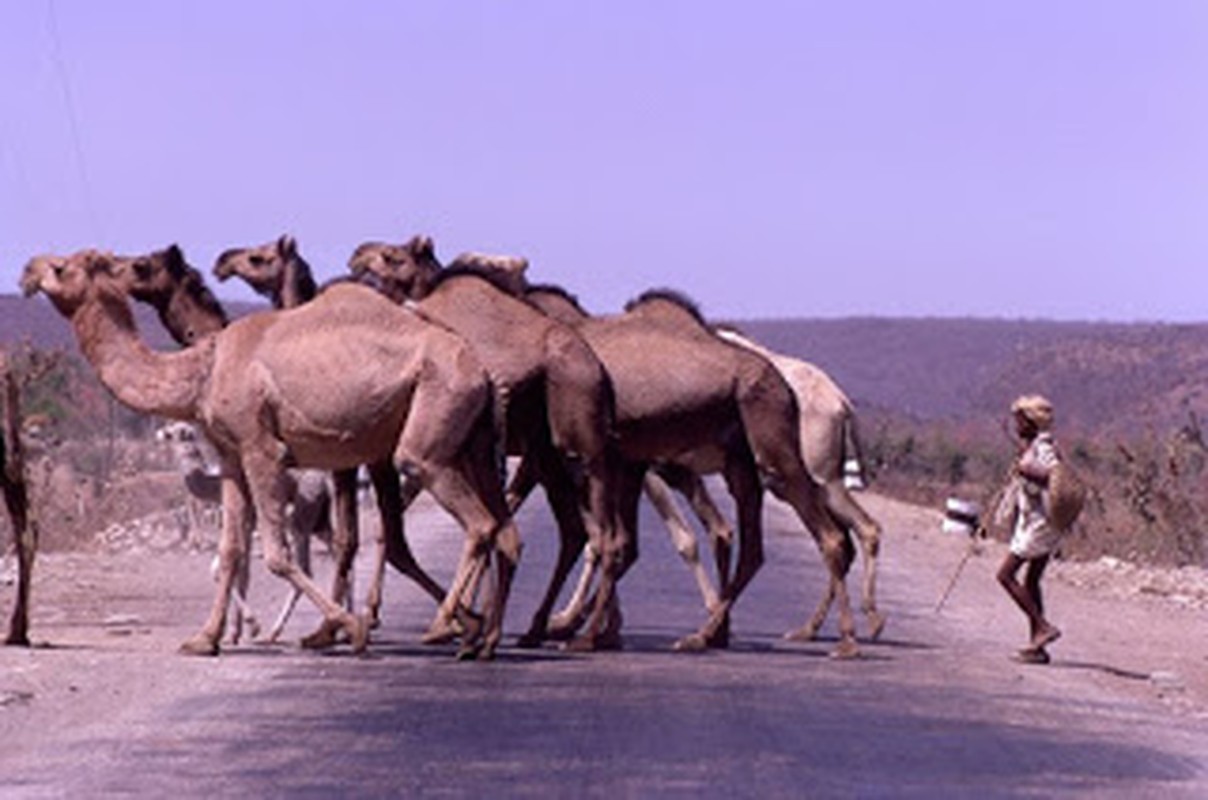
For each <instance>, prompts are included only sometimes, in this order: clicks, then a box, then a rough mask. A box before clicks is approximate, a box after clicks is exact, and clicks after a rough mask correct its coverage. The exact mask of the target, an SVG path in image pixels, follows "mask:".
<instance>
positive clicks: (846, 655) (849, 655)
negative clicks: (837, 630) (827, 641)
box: [830, 636, 860, 661]
mask: <svg viewBox="0 0 1208 800" xmlns="http://www.w3.org/2000/svg"><path fill="white" fill-rule="evenodd" d="M830 657H831V658H833V659H835V660H837V661H848V660H851V659H854V658H859V657H860V648H859V646H858V645H857V644H856V640H855V639H854V638H853V637H850V636H845V637H843V638H842V639H840V640H839V643H838V644H837V645H835V649H834V650H831V651H830Z"/></svg>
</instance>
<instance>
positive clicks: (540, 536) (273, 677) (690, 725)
mask: <svg viewBox="0 0 1208 800" xmlns="http://www.w3.org/2000/svg"><path fill="white" fill-rule="evenodd" d="M867 502H868V504H869V506H870V508H871V509H872V510H873V511H874V513H876V514H877V515H878V516H879V517H880V518H881V519H882V521H883V522H884V523H885V525H886V528H887V540H886V549H885V558H884V569H883V573H882V579H881V589H882V591H881V596H882V600H883V608H884V610H886V611H887V612H888V614H889V615H890V622H889V627H888V628H887V630H886V633H885V636H884V637H883V640H882V641H880V642H877V643H869V644H865V645H863V651H862V657H861V658H860V659H858V660H855V661H836V660H833V659H831V658H829V657H828V652H829V650H830V648H831V646H832V645H833V643H834V626H833V623H831V625H830V626H828V628H827V629H826V630H825V631H824V634H825V635H826V636H829V637H830V638H829V640H825V639H824V640H823V641H818V642H811V643H805V644H799V643H792V642H786V641H784V640H782V638H781V634H782V633H783V632H784V631H786V630H789V629H791V628H794V627H796V626H798V625H800V624H801V623H802V622H803V621H804V620H805V618H806V616H807V612H808V610H810V608H811V607H812V604H813V603H814V602H816V600H817V598H818V597H819V596H820V593H821V591H822V588H823V573H822V569H821V567H820V561H819V558H818V555H817V552H816V549H815V548H814V546H813V543H812V542H811V541H810V540H809V539H807V538H805V537H804V536H803V535H802V534H801V533H800V532H799V529H798V528H797V526H796V524H795V523H794V522H793V521H792V519H791V518H789V517H788V516H786V515H785V513H784V510H783V508H782V507H780V506H778V505H773V506H771V507H769V509H768V513H767V515H766V517H767V523H768V531H767V542H766V548H767V556H768V557H767V563H766V565H765V567H764V569H763V571H762V572H761V573H760V574H759V575H758V576H757V578H756V580H755V582H754V583H753V584H752V586H751V588H750V591H749V593H748V595H747V596H745V597H744V598H743V599H742V600H741V601H740V603H739V606H738V608H737V610H736V613H735V615H734V619H733V626H732V630H733V643H732V647H731V648H730V649H729V650H728V651H715V652H710V653H706V654H703V655H688V654H678V653H673V652H671V649H670V648H671V644H672V643H673V642H674V641H675V639H677V638H678V637H679V636H681V635H683V634H685V633H687V632H690V631H691V630H694V629H695V627H696V626H697V625H698V624H699V623H700V622H701V620H702V618H703V615H702V611H701V607H700V601H699V597H698V595H697V592H696V589H695V586H694V584H693V582H692V580H691V578H690V576H689V574H688V573H687V571H686V570H684V569H683V567H682V566H681V565H680V563H679V561H678V558H677V557H676V556H675V554H674V552H673V551H672V549H671V547H670V545H669V544H668V542H667V539H666V537H665V536H664V535H663V533H662V530H661V528H660V527H659V525H658V523H657V522H655V521H653V520H649V519H647V520H646V521H645V522H644V525H643V530H644V537H643V541H642V555H641V559H640V560H639V563H638V564H637V566H635V568H634V569H633V571H632V572H631V574H630V575H629V576H628V577H627V578H626V579H625V581H624V582H623V584H622V597H623V607H624V611H625V619H626V626H625V648H624V650H623V651H621V652H608V653H597V654H570V653H565V652H563V651H561V650H559V649H557V648H555V647H553V646H550V647H548V648H545V649H541V650H537V651H525V650H519V649H517V648H515V647H514V645H513V642H514V637H515V635H516V634H517V633H519V632H521V631H523V630H524V629H525V627H526V625H527V621H528V615H529V614H530V613H531V611H532V610H533V608H534V607H535V605H536V601H537V598H538V595H539V593H540V591H541V589H542V588H543V586H544V581H545V579H546V576H547V575H548V572H549V564H550V558H551V555H552V544H553V539H554V537H553V533H552V528H551V523H550V522H549V517H548V514H547V513H546V512H545V510H544V507H543V506H542V505H541V504H540V503H539V502H538V501H537V499H536V498H535V499H534V501H533V502H531V503H530V507H529V508H526V509H525V510H524V512H523V513H522V515H521V517H520V520H519V521H520V523H521V530H522V533H523V535H524V537H525V540H526V550H525V553H524V559H523V563H522V565H521V572H520V574H519V576H518V583H517V586H516V590H515V593H514V595H513V602H512V604H511V606H510V607H509V612H508V618H507V625H506V628H507V631H508V636H507V638H506V639H505V646H504V647H503V648H501V650H500V653H499V657H498V659H497V660H496V661H494V662H492V663H459V662H457V661H455V660H454V659H453V657H452V652H453V649H452V647H451V646H450V647H434V648H433V647H424V646H422V645H420V644H419V643H418V639H419V635H420V632H421V631H422V629H423V628H424V626H425V625H426V623H427V621H428V620H429V619H430V617H431V613H432V610H433V606H432V603H431V602H430V601H429V600H428V599H427V598H426V596H424V595H421V594H420V593H419V591H418V590H416V589H414V588H413V587H411V586H410V585H409V584H406V583H404V582H403V580H402V579H401V578H399V577H398V576H391V579H390V581H389V582H388V585H387V607H386V611H385V614H384V620H385V622H384V625H383V627H382V629H381V630H380V631H378V632H376V634H375V637H374V640H373V643H372V644H371V647H370V653H369V655H368V656H367V657H364V658H357V657H353V656H351V655H350V654H349V653H348V651H347V650H346V649H343V648H336V649H335V650H333V651H331V652H329V653H326V654H316V653H311V652H304V651H301V650H299V649H298V648H297V647H296V646H295V645H293V644H292V643H289V644H285V645H278V646H265V645H252V644H248V645H240V646H237V647H233V648H229V649H227V650H226V651H225V652H224V653H223V655H221V656H220V657H218V658H216V659H198V658H187V657H184V656H179V655H177V654H176V653H175V647H176V645H177V644H178V643H179V642H180V641H181V640H183V639H184V638H185V637H186V636H187V635H188V634H189V633H191V632H192V631H193V630H195V628H196V626H197V625H199V624H200V622H201V621H202V619H203V618H204V616H205V613H206V611H207V609H208V602H209V596H210V592H211V591H212V589H211V587H210V584H209V583H208V575H207V566H208V561H209V556H208V555H206V554H188V553H159V554H154V555H151V554H137V553H136V554H123V555H119V556H108V557H106V558H103V559H93V560H86V559H83V558H81V557H71V558H60V559H56V558H54V557H49V558H48V559H47V560H45V562H44V565H43V566H41V567H40V569H41V570H42V571H41V572H40V573H39V578H40V582H39V583H38V584H36V591H37V594H36V595H35V604H36V613H35V619H34V636H35V639H37V640H39V641H40V642H41V645H40V646H38V647H35V648H34V649H32V650H14V649H12V648H6V649H4V650H3V651H2V652H0V736H2V737H3V742H0V797H3V798H24V797H102V796H137V797H235V796H238V797H315V798H328V797H467V796H468V797H492V798H493V797H531V796H542V797H547V796H552V797H609V798H615V797H719V798H733V797H739V798H741V797H761V798H762V797H970V796H977V797H981V798H986V797H1010V796H1046V797H1048V796H1096V797H1099V796H1106V797H1129V798H1133V797H1141V796H1146V797H1188V798H1190V797H1208V717H1206V716H1205V705H1204V704H1203V701H1204V699H1205V698H1204V697H1203V696H1201V695H1199V694H1197V693H1196V692H1198V691H1199V690H1198V687H1197V685H1193V684H1190V683H1189V682H1188V670H1192V671H1194V668H1195V667H1196V666H1197V664H1198V666H1199V667H1202V668H1203V669H1205V670H1208V662H1205V661H1204V660H1202V659H1203V656H1202V655H1196V656H1194V658H1193V659H1192V660H1190V661H1188V658H1189V656H1188V655H1187V653H1185V652H1183V651H1184V650H1185V649H1186V648H1180V647H1179V646H1178V643H1177V641H1176V642H1171V641H1169V639H1170V638H1171V637H1170V636H1169V635H1167V633H1166V632H1164V630H1163V628H1162V626H1171V629H1172V630H1181V631H1182V636H1184V637H1186V636H1187V633H1188V632H1189V631H1190V632H1191V633H1192V634H1193V638H1195V639H1196V640H1197V641H1198V642H1203V641H1204V633H1205V627H1204V620H1203V615H1202V612H1201V613H1199V614H1195V613H1192V612H1186V611H1177V610H1169V609H1165V608H1164V607H1159V606H1156V605H1152V604H1150V605H1146V606H1145V607H1142V608H1136V607H1133V606H1126V605H1125V604H1122V603H1120V602H1117V601H1109V600H1106V599H1103V598H1100V597H1097V596H1094V595H1092V594H1089V593H1086V592H1081V591H1077V590H1075V589H1073V588H1070V587H1062V586H1061V585H1059V584H1058V585H1055V586H1054V588H1053V589H1052V591H1051V593H1050V607H1051V609H1052V616H1053V618H1054V619H1055V620H1056V621H1057V622H1058V623H1059V624H1061V625H1062V626H1063V627H1064V628H1065V630H1066V636H1065V637H1064V638H1063V639H1062V640H1061V642H1059V643H1058V644H1057V646H1055V647H1054V650H1053V652H1054V663H1053V664H1051V665H1049V666H1047V667H1039V666H1024V665H1020V664H1016V663H1013V662H1012V661H1010V660H1009V659H1008V655H1009V654H1010V653H1011V652H1012V650H1013V649H1014V648H1015V647H1016V646H1018V645H1019V644H1020V642H1021V640H1022V638H1023V636H1024V631H1025V626H1024V622H1023V618H1022V615H1020V614H1019V613H1018V612H1017V611H1015V610H1014V609H1013V608H1011V607H1010V606H1009V604H1008V601H1007V599H1006V597H1005V595H1003V594H1002V592H1001V590H1000V589H999V588H998V587H997V586H996V585H994V583H993V580H992V578H991V575H992V571H993V566H994V563H993V562H994V561H995V558H994V557H993V555H990V556H987V557H983V558H979V559H973V560H972V561H971V562H970V563H969V566H968V567H967V568H966V570H965V572H964V574H963V575H962V579H961V582H960V583H959V584H958V585H957V588H956V590H955V591H954V592H953V593H952V595H951V597H950V599H949V600H948V604H947V605H946V606H945V608H944V609H943V611H942V612H940V613H937V612H936V611H935V603H936V600H937V598H938V596H939V594H940V592H941V591H942V589H943V587H944V585H945V584H946V582H947V580H948V578H949V576H950V575H951V572H952V569H953V567H955V565H956V563H957V561H958V560H959V558H960V555H961V552H962V547H963V543H960V542H956V541H952V540H949V539H946V538H944V535H943V534H941V533H940V532H939V519H938V515H937V514H935V513H934V512H932V511H928V510H921V509H916V508H913V507H910V506H905V505H900V504H896V503H890V502H888V501H884V500H881V499H879V498H876V497H875V496H870V497H869V498H868V499H867ZM408 530H409V532H410V534H411V536H412V537H413V539H414V541H415V543H416V550H417V552H418V554H419V556H420V559H421V561H423V562H424V563H425V564H426V565H429V566H430V568H431V570H432V572H433V573H434V574H436V575H438V576H440V578H441V579H443V580H448V577H449V575H450V574H451V570H452V564H453V562H454V560H455V558H456V555H457V550H458V548H459V547H460V544H461V538H460V534H459V533H458V532H457V530H456V529H454V528H453V527H452V525H451V523H450V522H449V521H448V520H447V519H446V518H444V517H443V515H442V514H440V512H439V511H436V510H434V509H432V508H431V507H430V506H429V505H424V506H423V507H421V508H420V509H418V511H417V513H413V514H412V515H411V516H409V518H408ZM320 560H322V559H320ZM362 566H363V564H362ZM253 582H254V586H253V589H254V596H253V599H254V602H255V603H256V604H257V606H258V607H260V608H262V609H264V611H263V612H262V613H263V614H264V615H265V616H270V611H271V610H274V607H275V604H276V602H277V601H278V599H279V598H280V597H281V595H282V592H283V587H282V586H281V585H280V582H279V581H277V580H276V579H274V578H272V577H270V576H268V575H267V574H266V573H265V572H264V571H263V569H262V568H261V567H259V566H258V565H257V567H256V572H255V576H254V579H253ZM362 584H363V581H362ZM856 585H857V584H856V583H855V582H854V581H853V583H852V588H853V590H854V589H855V588H856ZM358 589H359V586H358ZM5 608H6V609H7V605H6V606H5ZM1180 614H1182V616H1179V615H1180ZM315 619H316V618H315V616H314V613H313V611H312V610H311V609H310V608H306V609H300V611H299V613H298V614H297V615H296V616H295V619H294V620H293V621H292V622H291V625H290V628H289V629H288V630H287V634H288V638H290V639H291V641H293V640H296V639H297V637H298V636H300V635H301V634H303V633H305V632H307V631H309V630H310V629H311V628H312V627H313V625H314V623H315ZM862 622H863V621H862V620H861V623H862ZM862 629H863V628H861V630H862ZM1197 646H1200V650H1199V653H1203V647H1202V646H1201V645H1197ZM1164 648H1165V649H1164ZM1168 650H1169V652H1167V651H1168ZM1180 658H1181V659H1182V661H1178V660H1177V659H1180ZM1195 659H1199V660H1198V661H1197V660H1195ZM1188 664H1190V666H1188Z"/></svg>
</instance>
